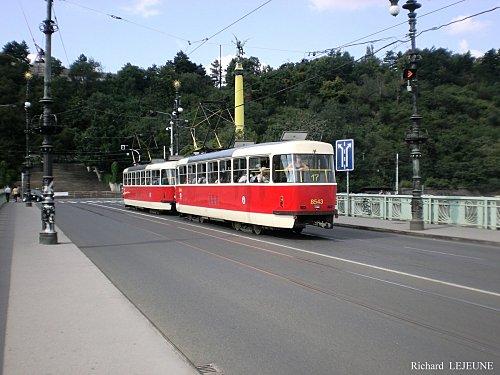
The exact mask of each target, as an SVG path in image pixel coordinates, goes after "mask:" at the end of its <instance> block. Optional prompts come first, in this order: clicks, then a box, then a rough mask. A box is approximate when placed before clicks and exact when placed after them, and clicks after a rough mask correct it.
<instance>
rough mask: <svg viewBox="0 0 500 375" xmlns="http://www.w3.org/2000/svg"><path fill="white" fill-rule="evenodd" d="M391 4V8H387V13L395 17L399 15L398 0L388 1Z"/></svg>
mask: <svg viewBox="0 0 500 375" xmlns="http://www.w3.org/2000/svg"><path fill="white" fill-rule="evenodd" d="M389 1H390V3H391V6H390V7H389V13H390V14H391V15H393V16H394V17H396V16H397V15H398V14H399V6H398V1H399V0H389Z"/></svg>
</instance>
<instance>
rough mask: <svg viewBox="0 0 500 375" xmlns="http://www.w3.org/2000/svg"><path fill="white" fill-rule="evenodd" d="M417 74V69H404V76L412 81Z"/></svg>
mask: <svg viewBox="0 0 500 375" xmlns="http://www.w3.org/2000/svg"><path fill="white" fill-rule="evenodd" d="M416 76H417V69H405V70H403V78H404V79H406V80H408V81H410V80H412V79H415V77H416Z"/></svg>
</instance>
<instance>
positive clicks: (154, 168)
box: [123, 161, 177, 211]
mask: <svg viewBox="0 0 500 375" xmlns="http://www.w3.org/2000/svg"><path fill="white" fill-rule="evenodd" d="M176 167H177V161H167V162H161V163H151V164H144V165H135V166H133V167H129V168H126V169H125V170H124V171H123V201H124V203H125V206H126V207H137V208H145V209H151V210H156V211H175V182H176V176H175V175H176Z"/></svg>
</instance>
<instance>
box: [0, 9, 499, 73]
mask: <svg viewBox="0 0 500 375" xmlns="http://www.w3.org/2000/svg"><path fill="white" fill-rule="evenodd" d="M419 2H420V3H421V5H422V7H421V8H420V9H419V10H417V15H418V16H422V17H421V18H418V19H417V32H418V31H422V30H425V29H429V28H432V27H436V26H440V25H443V24H446V23H449V22H451V21H453V20H457V19H460V18H463V17H466V16H470V15H473V14H475V13H479V12H482V11H485V10H489V9H491V8H494V7H496V6H500V0H462V1H459V0H419ZM1 3H2V12H1V14H0V44H1V46H2V47H3V46H4V45H5V44H6V43H8V42H10V41H14V40H15V41H18V42H20V41H22V40H25V41H26V43H28V46H29V47H30V51H32V52H35V47H34V43H37V44H38V45H40V46H41V47H42V48H44V47H45V39H44V35H43V33H42V32H41V31H40V30H39V24H40V23H41V21H42V20H43V19H45V18H46V1H45V0H1ZM399 3H400V6H401V5H403V4H404V3H405V0H400V1H399ZM263 4H264V5H263ZM261 5H263V6H262V7H260V8H259V9H257V10H255V9H256V8H258V7H259V6H261ZM389 5H390V4H389V1H388V0H232V1H230V0H182V1H179V0H54V10H55V15H56V17H57V24H58V26H59V31H58V32H57V33H55V34H54V35H53V41H52V46H53V47H52V54H53V56H55V57H57V58H58V59H59V60H61V61H62V63H63V65H65V66H69V65H70V64H71V63H73V62H74V61H75V60H76V58H77V57H78V56H79V55H80V54H82V53H83V54H85V55H86V56H87V57H92V58H93V59H94V60H96V61H98V62H99V63H101V65H102V69H103V71H104V72H116V71H118V70H120V69H121V67H123V66H124V65H125V64H126V63H131V64H133V65H137V66H140V67H142V68H147V67H149V66H152V65H153V64H156V65H163V64H164V63H165V62H166V61H168V60H172V59H173V58H174V56H175V55H176V53H177V52H178V51H180V50H182V51H184V52H186V53H187V54H188V55H189V58H190V59H191V61H193V62H195V63H197V64H202V65H203V66H205V68H208V67H210V64H211V63H212V62H213V61H214V60H215V59H218V58H219V53H220V49H221V50H222V61H223V63H227V62H228V61H230V60H231V58H232V57H234V55H235V53H236V46H235V44H234V40H235V37H237V38H238V39H239V40H242V41H245V45H244V50H245V56H247V57H248V56H255V57H258V58H259V60H260V62H261V63H263V64H266V65H270V66H272V67H274V68H276V67H279V66H280V65H281V64H284V63H290V62H292V63H294V62H299V61H301V60H302V59H304V58H306V59H312V58H317V57H319V56H321V55H322V54H321V52H320V51H324V50H326V49H329V48H334V47H338V46H341V45H345V44H350V42H353V41H355V40H358V39H360V38H363V37H366V36H367V35H369V34H374V33H376V34H374V35H372V36H370V37H367V38H365V39H362V40H359V41H358V43H359V42H366V41H370V40H375V39H383V40H380V41H378V42H374V43H373V45H374V49H375V50H377V49H378V48H380V47H383V46H384V45H386V44H388V43H391V42H392V41H396V40H402V42H397V43H396V44H393V45H392V46H390V47H389V48H388V49H391V48H395V51H406V50H407V49H408V48H409V47H410V45H409V43H408V42H406V40H407V36H406V35H407V33H408V22H407V21H408V16H407V13H408V12H407V11H406V10H404V9H401V11H400V14H399V15H398V16H397V17H393V16H392V15H390V14H389V10H388V9H389ZM448 5H450V6H449V7H447V8H446V9H443V10H439V11H436V10H438V9H439V8H442V7H446V6H448ZM89 8H90V9H89ZM252 10H255V11H254V12H253V13H251V14H249V15H248V16H247V17H245V18H243V19H241V20H240V21H238V22H236V23H235V24H234V25H232V26H230V27H228V28H227V29H226V30H224V31H222V32H220V33H218V32H219V31H221V30H222V29H224V28H226V27H227V26H229V25H230V24H232V23H233V22H235V21H237V20H238V19H239V18H241V17H242V16H244V15H245V14H247V13H249V12H251V11H252ZM433 11H436V12H433ZM23 12H24V14H23ZM429 12H433V13H431V14H429V15H425V13H429ZM111 15H113V16H118V17H121V18H122V19H121V20H119V19H116V18H113V17H111ZM397 24H401V25H399V26H395V25H397ZM499 24H500V9H497V10H496V11H492V12H489V13H485V14H482V15H480V16H477V17H473V18H470V19H467V20H466V21H464V22H459V23H456V24H453V25H452V26H448V27H443V28H441V29H439V30H436V31H430V32H426V33H423V34H422V35H420V36H418V38H417V47H419V48H426V47H427V48H431V47H436V48H438V47H443V48H446V49H448V50H450V51H453V52H459V53H464V52H467V51H469V50H470V52H471V54H472V55H473V56H476V57H479V56H481V55H482V54H483V53H484V52H486V51H488V50H490V49H492V48H500V37H499V33H498V31H499V27H498V25H499ZM495 25H497V26H495ZM392 26H395V27H392ZM390 27H392V28H390ZM386 28H390V29H389V30H386V31H383V32H379V33H377V32H378V31H381V30H383V29H386ZM30 30H31V32H30ZM31 34H32V35H33V38H32V36H31ZM214 34H217V35H215V36H214ZM212 36H213V37H212ZM205 38H210V39H209V40H208V41H205V42H204V43H202V42H201V41H202V40H204V39H205ZM33 39H34V42H33ZM388 49H385V50H382V51H380V52H379V53H378V56H380V57H383V56H384V55H385V52H386V51H387V50H388ZM315 51H316V53H312V52H315ZM342 51H347V52H349V53H350V54H351V55H354V56H355V57H360V56H362V55H363V54H364V53H365V51H366V45H359V46H350V47H345V48H344V49H342Z"/></svg>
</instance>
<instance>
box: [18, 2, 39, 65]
mask: <svg viewBox="0 0 500 375" xmlns="http://www.w3.org/2000/svg"><path fill="white" fill-rule="evenodd" d="M18 4H19V7H20V8H21V12H22V13H23V17H24V21H25V22H26V26H27V27H28V31H29V33H30V35H31V40H32V41H33V45H34V46H35V50H36V52H37V55H38V56H40V57H41V56H43V55H44V51H43V48H42V47H40V46H39V45H38V43H37V42H36V40H35V37H34V36H33V32H32V31H31V27H30V24H29V22H28V17H27V16H26V12H25V11H24V7H23V3H22V1H21V0H19V1H18Z"/></svg>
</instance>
